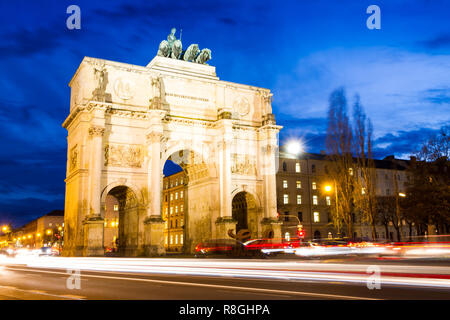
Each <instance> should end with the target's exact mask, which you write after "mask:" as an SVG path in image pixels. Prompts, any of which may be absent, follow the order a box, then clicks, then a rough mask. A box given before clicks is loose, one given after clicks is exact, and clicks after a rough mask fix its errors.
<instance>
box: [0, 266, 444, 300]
mask: <svg viewBox="0 0 450 320" xmlns="http://www.w3.org/2000/svg"><path fill="white" fill-rule="evenodd" d="M111 259H114V258H111ZM186 260H187V259H186ZM106 261H107V262H106V263H108V261H112V262H114V260H106ZM153 261H155V260H153ZM171 261H175V260H172V259H171ZM192 261H193V263H195V261H196V260H195V259H192ZM204 261H205V259H203V260H202V263H203V262H204ZM206 261H207V260H206ZM207 262H209V261H207ZM211 263H212V264H214V261H213V260H211ZM236 263H238V264H239V262H238V261H237V262H236ZM322 263H324V264H326V263H327V261H322ZM333 263H334V264H339V263H342V265H344V264H346V263H347V262H345V261H344V262H342V261H341V262H339V261H333ZM386 263H389V262H386ZM378 264H382V265H383V264H384V262H378ZM434 264H436V263H432V265H434ZM428 265H430V263H428ZM437 265H440V264H439V263H437ZM421 267H423V268H424V269H426V268H427V264H426V263H423V266H421ZM161 272H162V273H151V274H148V273H142V272H135V271H134V272H125V271H123V272H118V271H101V270H99V271H93V270H89V271H88V270H81V272H80V277H79V278H78V279H79V282H77V277H76V276H74V275H71V274H69V273H68V271H67V269H66V268H57V267H56V268H55V267H50V268H45V267H30V266H28V265H26V264H13V263H8V264H3V265H2V266H0V299H9V300H11V299H13V300H23V299H24V300H29V299H32V300H85V299H87V300H115V299H121V300H147V299H149V300H179V299H180V300H197V299H198V300H241V299H243V300H249V299H251V300H277V299H281V300H300V299H314V300H317V299H332V300H341V299H351V300H354V299H407V300H410V299H432V300H436V299H450V290H449V288H442V287H431V286H430V287H427V286H408V285H392V284H384V283H383V284H382V285H381V288H380V289H372V290H370V289H368V288H367V285H366V284H364V283H361V282H360V283H352V282H349V281H339V278H337V279H331V280H326V279H325V280H320V281H317V280H315V279H304V280H302V279H296V280H293V279H290V278H289V277H286V279H282V278H280V277H277V278H270V277H267V278H264V277H259V278H252V277H242V276H240V275H236V276H233V275H229V274H226V275H225V274H224V275H222V276H221V275H215V276H211V275H201V274H196V275H186V274H182V272H179V273H176V274H173V273H172V274H170V273H164V271H161ZM205 273H206V272H205ZM78 284H79V285H78Z"/></svg>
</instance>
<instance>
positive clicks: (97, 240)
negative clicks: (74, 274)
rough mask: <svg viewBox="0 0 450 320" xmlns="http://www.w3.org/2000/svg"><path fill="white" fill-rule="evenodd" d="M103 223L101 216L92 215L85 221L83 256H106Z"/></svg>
mask: <svg viewBox="0 0 450 320" xmlns="http://www.w3.org/2000/svg"><path fill="white" fill-rule="evenodd" d="M103 224H104V220H103V218H102V217H101V216H90V217H87V218H86V219H85V220H84V221H83V228H84V250H83V256H85V257H93V256H94V257H95V256H97V257H98V256H104V255H105V250H104V248H103Z"/></svg>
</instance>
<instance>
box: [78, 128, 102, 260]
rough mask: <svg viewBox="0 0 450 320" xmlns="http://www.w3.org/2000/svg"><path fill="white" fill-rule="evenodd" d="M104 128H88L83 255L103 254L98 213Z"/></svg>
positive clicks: (100, 219)
mask: <svg viewBox="0 0 450 320" xmlns="http://www.w3.org/2000/svg"><path fill="white" fill-rule="evenodd" d="M104 132H105V128H103V127H98V126H92V127H90V128H89V136H90V138H91V145H92V148H91V152H92V154H91V166H90V169H91V172H90V189H91V190H90V191H91V192H90V203H89V209H88V212H87V215H86V217H85V219H84V221H83V228H84V239H83V240H84V245H83V247H84V252H83V255H84V256H103V255H104V248H103V223H104V219H103V218H102V216H101V214H100V210H101V208H100V197H101V179H102V166H103V152H102V151H103V150H102V145H103V134H104Z"/></svg>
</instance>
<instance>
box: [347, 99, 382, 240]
mask: <svg viewBox="0 0 450 320" xmlns="http://www.w3.org/2000/svg"><path fill="white" fill-rule="evenodd" d="M353 123H354V125H353V127H354V134H353V137H354V141H353V148H354V154H355V158H356V171H357V172H358V173H359V174H358V175H357V177H355V179H354V184H355V188H354V195H353V197H354V204H355V210H356V211H358V212H359V213H361V218H362V219H361V220H362V221H364V222H367V223H369V225H370V226H371V231H372V238H373V239H376V238H377V232H376V220H377V219H376V218H377V212H376V199H377V197H376V172H375V163H374V160H373V153H372V135H373V126H372V122H371V121H370V119H366V115H365V112H364V109H363V107H362V105H361V103H360V98H359V96H358V95H357V96H356V97H355V103H354V105H353ZM366 123H367V130H366Z"/></svg>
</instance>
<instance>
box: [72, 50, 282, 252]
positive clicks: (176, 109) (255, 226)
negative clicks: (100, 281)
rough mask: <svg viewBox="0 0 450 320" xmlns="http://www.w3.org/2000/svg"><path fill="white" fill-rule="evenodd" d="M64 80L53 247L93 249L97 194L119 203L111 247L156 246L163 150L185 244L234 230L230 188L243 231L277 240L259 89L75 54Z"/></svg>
mask: <svg viewBox="0 0 450 320" xmlns="http://www.w3.org/2000/svg"><path fill="white" fill-rule="evenodd" d="M69 85H70V87H71V99H70V114H69V116H68V117H67V119H66V120H65V121H64V123H63V127H64V128H66V129H67V131H68V137H67V144H68V146H67V175H66V180H65V181H66V202H65V232H66V239H65V246H64V250H63V254H64V255H66V256H80V255H83V256H97V255H103V254H104V249H105V248H104V247H105V242H104V224H105V214H106V213H105V204H106V199H107V197H108V195H109V196H113V197H114V198H116V199H117V201H118V203H119V212H118V216H119V226H118V238H119V244H118V246H119V253H121V254H123V255H126V256H137V255H146V256H149V255H162V254H164V252H165V249H164V224H165V223H164V220H163V219H162V216H161V214H162V210H161V209H162V181H163V177H162V167H163V165H164V163H165V161H166V160H167V159H169V158H171V159H172V160H173V161H174V162H176V163H178V164H180V165H181V166H182V168H183V169H184V172H185V173H186V178H187V180H188V185H187V186H186V190H187V191H186V193H187V194H188V199H187V203H186V208H184V210H185V214H186V221H185V237H186V238H185V239H184V244H185V247H186V248H187V251H190V252H192V250H193V248H194V247H195V245H196V244H197V243H198V242H200V241H203V240H205V239H209V238H228V237H229V234H231V233H233V232H236V231H237V230H236V219H234V218H233V212H232V211H233V210H232V201H233V198H234V197H235V196H236V195H237V194H239V193H241V192H244V193H245V195H246V197H245V198H246V199H251V202H252V204H251V206H252V214H251V216H252V217H251V219H252V221H251V222H249V224H248V225H249V226H250V227H249V228H251V230H250V231H251V233H252V235H253V236H255V237H257V236H264V235H267V234H271V235H274V236H276V237H279V236H280V225H279V223H278V222H277V219H276V217H277V208H276V181H275V172H276V169H277V162H276V161H275V159H276V154H277V152H278V139H277V136H278V132H279V130H280V129H281V127H280V126H277V125H276V123H275V118H274V116H273V114H272V107H271V96H272V94H271V93H270V91H269V90H267V89H262V88H257V87H253V86H248V85H242V84H236V83H231V82H226V81H222V80H219V78H218V77H217V75H216V70H215V67H213V66H209V65H202V64H198V63H193V62H186V61H182V60H175V59H169V58H165V57H159V56H157V57H155V58H154V59H153V60H152V61H151V62H150V63H149V64H148V65H147V66H146V67H142V66H136V65H130V64H125V63H119V62H113V61H106V60H102V59H94V58H88V57H86V58H84V59H83V61H82V62H81V64H80V66H79V67H78V69H77V71H76V73H75V75H74V76H73V78H72V80H71V82H70V84H69ZM246 218H247V217H246Z"/></svg>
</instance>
